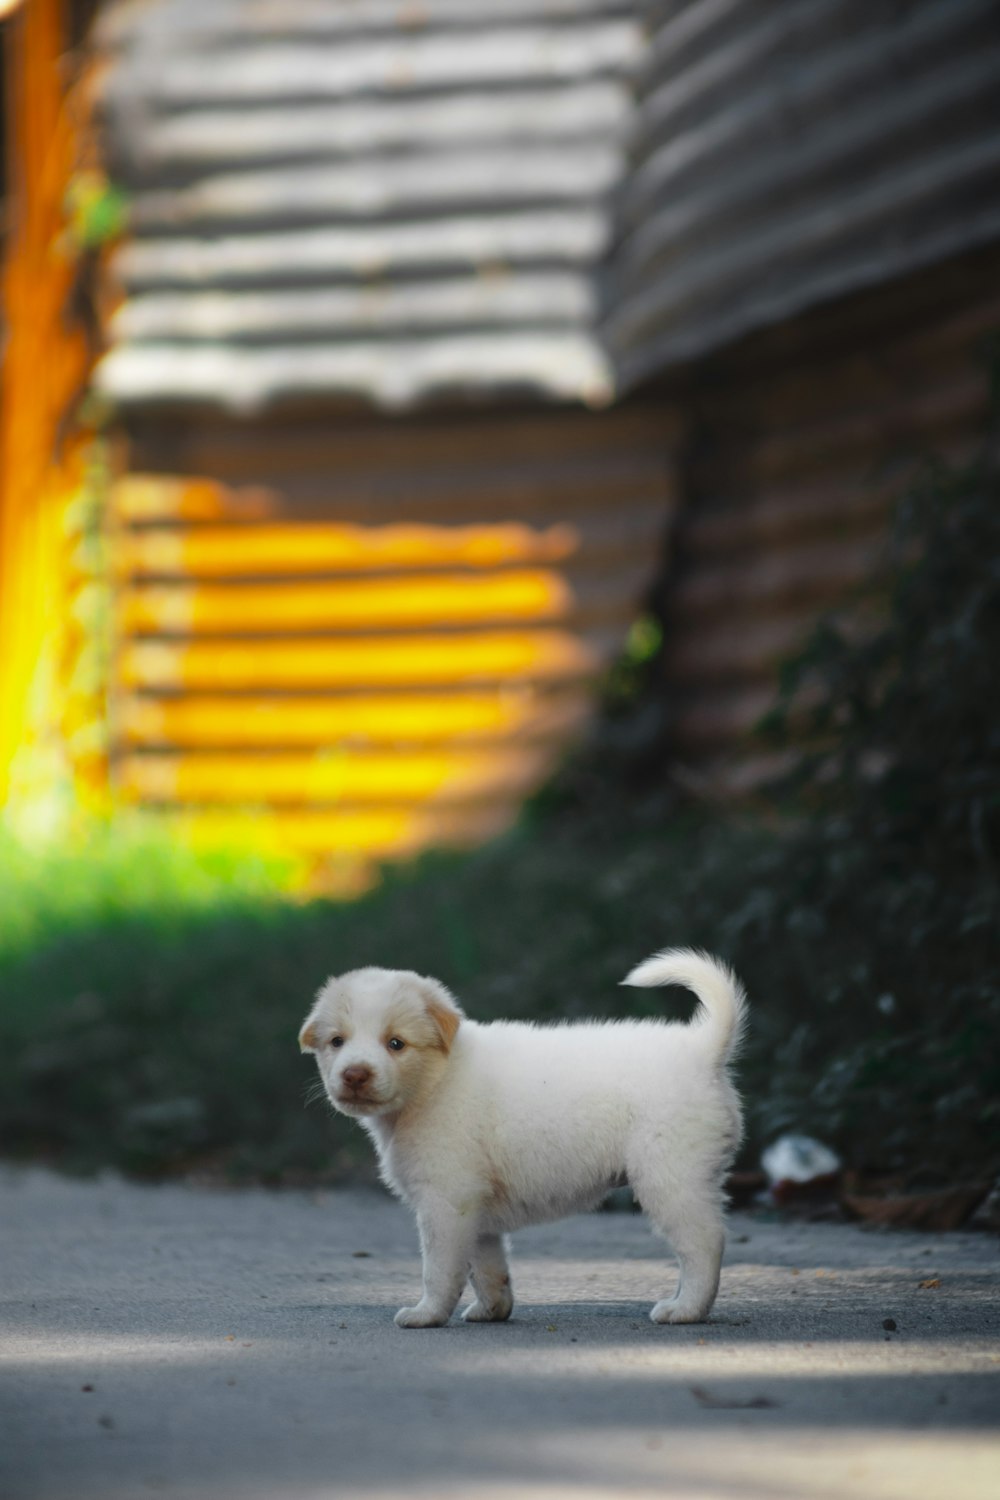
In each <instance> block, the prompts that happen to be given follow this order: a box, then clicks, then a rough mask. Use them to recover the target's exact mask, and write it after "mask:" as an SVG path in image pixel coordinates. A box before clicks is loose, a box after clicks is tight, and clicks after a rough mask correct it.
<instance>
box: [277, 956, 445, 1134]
mask: <svg viewBox="0 0 1000 1500" xmlns="http://www.w3.org/2000/svg"><path fill="white" fill-rule="evenodd" d="M461 1023H462V1012H461V1010H460V1009H459V1007H458V1005H457V1004H456V1002H455V1000H454V999H453V998H452V996H451V995H450V994H449V993H448V991H447V990H446V989H445V987H444V985H443V984H439V983H438V981H437V980H436V979H426V978H424V977H423V976H422V975H420V974H413V973H410V972H409V971H408V970H399V969H354V970H352V971H351V973H349V974H342V975H341V976H340V978H339V979H329V980H327V982H326V984H325V985H324V986H323V988H322V989H321V990H320V992H319V994H318V995H317V997H316V1003H315V1005H314V1006H313V1008H312V1010H311V1011H310V1012H309V1015H308V1016H307V1017H306V1020H305V1024H304V1025H303V1027H302V1030H301V1031H300V1032H299V1046H300V1047H301V1048H302V1051H303V1052H312V1053H315V1056H316V1063H317V1066H318V1067H319V1071H320V1076H321V1077H322V1079H323V1084H324V1086H325V1088H326V1092H327V1094H328V1095H329V1097H330V1102H331V1103H332V1104H333V1105H334V1106H335V1108H337V1109H339V1110H340V1111H342V1113H343V1114H345V1115H352V1116H354V1118H356V1119H357V1118H360V1117H362V1116H364V1115H396V1114H399V1113H400V1111H401V1110H403V1109H404V1108H405V1107H406V1105H407V1104H409V1103H410V1102H411V1101H412V1100H414V1099H416V1098H417V1097H418V1096H419V1095H421V1094H423V1093H426V1092H427V1091H428V1090H429V1089H431V1088H433V1087H434V1086H435V1084H436V1083H438V1082H439V1081H440V1078H441V1075H442V1074H443V1072H444V1070H445V1068H446V1067H447V1063H448V1054H449V1052H450V1051H451V1047H452V1043H453V1042H454V1040H455V1034H456V1032H457V1031H458V1028H459V1026H460V1025H461Z"/></svg>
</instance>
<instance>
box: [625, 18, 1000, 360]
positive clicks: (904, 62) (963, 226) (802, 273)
mask: <svg viewBox="0 0 1000 1500" xmlns="http://www.w3.org/2000/svg"><path fill="white" fill-rule="evenodd" d="M647 16H648V25H649V30H650V35H651V41H650V46H649V50H648V54H647V57H646V60H645V63H644V67H643V73H642V80H641V84H640V90H639V95H640V97H639V103H638V109H637V114H636V118H635V122H634V128H633V134H632V170H631V174H630V176H629V178H628V181H627V184H626V186H625V188H624V189H623V191H622V194H621V198H620V205H619V220H618V223H619V228H618V248H617V252H616V256H615V262H614V275H613V278H612V283H611V287H610V292H609V297H608V304H607V305H608V307H609V310H610V315H609V317H608V321H607V333H608V337H609V341H610V344H611V347H612V351H613V353H614V355H615V356H616V358H617V361H618V367H619V371H620V375H621V379H622V382H623V384H624V387H625V388H634V387H636V386H637V385H638V384H639V383H641V382H643V381H644V380H646V379H647V378H649V377H651V376H655V375H656V374H658V373H660V372H662V371H663V370H665V369H667V368H671V367H674V366H676V365H677V364H678V363H681V362H684V361H690V360H693V359H696V358H699V357H701V356H703V355H705V354H706V353H708V352H710V351H712V350H714V349H718V348H720V347H722V346H723V345H725V344H727V343H730V342H732V341H733V340H734V339H737V338H739V337H740V336H742V335H744V334H746V333H748V332H749V331H752V330H753V329H757V328H762V327H765V326H770V325H773V324H775V323H778V322H780V321H783V320H786V319H788V318H790V317H793V316H794V315H796V314H798V313H799V312H801V311H802V310H804V309H806V308H808V307H810V306H813V305H815V304H817V303H819V302H822V301H826V300H830V299H833V298H837V297H843V296H845V295H847V294H849V293H851V292H853V291H855V290H858V289H860V288H863V287H866V286H872V285H875V284H878V283H884V282H889V281H892V280H894V279H896V278H898V277H900V276H901V275H904V274H906V273H908V272H911V271H913V270H915V269H916V268H918V267H920V266H926V265H930V264H932V263H934V262H938V261H941V260H943V259H946V258H947V257H948V256H950V255H953V254H956V253H959V252H964V251H966V250H968V249H971V248H972V247H974V246H975V245H977V244H983V243H986V242H988V241H991V240H994V239H996V237H997V236H998V235H1000V192H998V191H997V182H998V179H1000V7H998V6H997V5H996V3H995V0H794V3H785V4H768V3H762V0H669V3H662V0H660V3H654V4H651V5H649V6H647Z"/></svg>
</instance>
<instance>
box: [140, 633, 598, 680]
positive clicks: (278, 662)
mask: <svg viewBox="0 0 1000 1500" xmlns="http://www.w3.org/2000/svg"><path fill="white" fill-rule="evenodd" d="M610 645H611V641H602V640H601V639H600V638H597V639H592V640H589V641H588V640H586V639H580V638H578V637H576V636H573V635H570V634H568V633H566V632H564V631H556V630H535V631H527V630H525V631H520V632H518V631H507V632H496V633H490V634H482V635H477V636H475V637H473V638H471V639H468V638H463V637H462V636H450V637H449V636H441V635H424V636H409V637H407V638H405V639H394V638H391V637H390V638H387V639H376V640H372V639H370V638H361V639H357V640H350V641H344V640H332V641H294V642H289V643H287V644H286V643H283V642H275V641H270V640H265V641H254V642H253V643H248V644H245V645H239V644H235V643H232V642H218V643H216V642H212V643H208V642H198V643H195V644H192V645H175V644H171V643H167V642H163V641H156V642H132V643H129V644H126V645H125V646H124V648H123V649H122V651H121V653H120V656H119V674H120V680H121V681H122V682H123V683H124V684H125V685H126V686H129V687H139V686H148V687H176V688H182V687H184V688H193V689H202V688H207V689H215V690H219V689H222V690H226V689H230V690H237V691H246V690H248V689H249V690H252V689H257V688H270V687H276V688H282V687H283V688H288V689H292V690H294V689H296V688H308V687H311V688H320V689H324V690H327V691H329V690H336V689H340V690H342V691H344V690H351V689H358V688H368V689H370V690H374V691H377V690H379V689H383V688H386V687H394V686H412V687H419V688H428V687H435V686H438V685H441V686H444V685H453V686H465V685H468V686H472V685H474V684H477V683H494V682H511V683H518V682H531V681H560V680H567V681H568V680H573V679H575V678H585V677H589V676H594V675H595V674H596V673H597V672H599V671H600V669H601V666H602V664H603V661H604V659H605V654H606V652H607V649H608V647H609V646H610Z"/></svg>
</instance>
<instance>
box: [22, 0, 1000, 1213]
mask: <svg viewBox="0 0 1000 1500" xmlns="http://www.w3.org/2000/svg"><path fill="white" fill-rule="evenodd" d="M0 17H2V20H0V27H2V43H3V89H4V141H3V148H4V180H3V247H4V248H3V253H4V277H5V280H4V321H5V326H4V339H5V343H4V365H3V376H2V404H0V432H2V450H0V802H2V805H3V808H4V823H3V832H2V835H0V1002H2V1012H0V1032H2V1042H3V1045H2V1047H0V1084H2V1089H0V1098H2V1103H0V1128H2V1129H3V1149H4V1150H5V1151H6V1152H7V1153H8V1154H15V1155H20V1156H22V1157H24V1156H27V1157H29V1158H33V1159H37V1158H39V1157H40V1158H42V1159H46V1160H54V1161H57V1162H59V1163H60V1164H63V1165H69V1166H80V1167H94V1166H100V1165H105V1164H114V1165H117V1166H120V1167H124V1168H125V1169H127V1170H131V1171H139V1172H162V1171H165V1170H175V1171H176V1170H184V1171H189V1172H190V1171H199V1172H203V1173H206V1174H209V1175H212V1176H214V1177H219V1176H222V1177H257V1178H260V1177H263V1178H265V1179H266V1180H269V1181H275V1182H279V1181H300V1180H315V1179H316V1178H317V1177H326V1178H329V1177H337V1176H338V1175H342V1174H343V1173H345V1172H349V1171H356V1170H358V1162H359V1160H361V1159H363V1157H364V1149H363V1142H359V1139H358V1137H357V1135H356V1134H352V1133H351V1132H350V1130H349V1129H348V1128H347V1127H345V1126H344V1125H343V1124H340V1125H336V1126H335V1125H334V1124H333V1123H332V1122H330V1121H329V1120H328V1119H327V1118H326V1117H325V1116H324V1113H323V1110H322V1108H321V1107H320V1106H317V1105H314V1106H313V1107H312V1108H311V1109H308V1110H307V1109H305V1108H304V1107H303V1093H304V1091H305V1089H306V1088H307V1086H308V1083H309V1074H308V1071H307V1069H306V1067H305V1065H300V1064H299V1060H298V1059H297V1058H296V1057H295V1054H294V1038H295V1032H296V1029H297V1026H298V1022H299V1020H300V1018H301V1015H302V1014H303V1013H304V1011H305V1009H306V1008H307V1004H308V1001H309V997H310V994H311V993H312V991H314V990H315V988H316V987H317V986H318V985H319V984H320V983H321V982H322V980H323V979H324V978H325V977H326V975H327V974H328V973H330V972H334V971H337V970H343V969H345V968H348V967H351V966H353V965H355V964H359V963H367V962H375V963H381V964H385V965H388V966H399V967H414V968H418V969H423V970H426V971H430V972H434V973H436V974H438V975H439V976H440V977H441V978H443V979H444V980H445V981H446V982H448V983H449V984H451V985H452V986H453V987H454V988H455V989H456V990H457V991H458V992H459V994H460V995H461V996H462V998H463V999H464V1001H465V1003H466V1005H467V1008H468V1009H469V1010H470V1012H471V1013H472V1014H474V1015H477V1016H480V1017H486V1016H489V1015H497V1014H516V1015H526V1016H541V1017H557V1016H567V1015H569V1016H572V1015H578V1014H585V1013H586V1014H589V1013H598V1014H616V1015H617V1014H625V1013H628V1012H629V1011H634V1010H635V1009H636V1007H639V1008H640V1009H641V1008H642V1007H646V1008H647V1009H648V1010H649V1011H650V1012H652V1013H662V1012H664V1011H666V1010H674V1009H676V1010H677V1013H679V1014H683V1013H684V1012H683V1008H682V1007H683V1004H684V1002H683V1001H681V1002H680V1004H679V1005H678V1006H677V1007H675V1006H674V1001H673V999H672V998H671V997H663V996H654V997H653V999H652V1000H651V999H650V997H649V996H648V995H636V996H633V995H631V994H626V993H625V992H622V991H619V990H617V989H616V988H615V986H616V984H617V981H618V980H619V979H620V977H621V975H622V974H623V973H624V972H625V971H626V970H627V969H628V968H629V967H630V966H631V965H632V964H633V963H634V962H635V961H636V960H637V959H638V958H640V957H642V956H643V955H644V954H645V953H646V952H648V951H650V950H652V949H654V948H657V947H661V946H665V945H667V944H675V943H677V944H687V943H698V944H702V945H704V946H706V947H709V948H711V949H712V950H713V951H718V952H721V953H722V954H723V955H724V956H725V957H727V958H729V959H730V960H731V961H733V962H734V963H735V964H736V965H737V967H738V968H739V969H740V971H741V973H742V974H743V976H744V978H745V979H746V981H747V983H748V986H749V988H750V991H751V997H752V999H753V1000H754V1001H755V1002H756V1010H755V1027H754V1035H753V1040H752V1042H751V1047H750V1052H749V1056H748V1061H747V1065H746V1069H745V1071H744V1077H745V1086H746V1091H747V1095H748V1103H749V1107H750V1115H751V1120H752V1130H751V1138H750V1143H749V1145H748V1148H747V1152H746V1155H745V1158H744V1160H743V1163H742V1167H743V1170H744V1181H743V1186H744V1188H745V1190H746V1191H748V1192H751V1191H756V1190H757V1188H758V1187H760V1186H761V1185H762V1183H763V1181H764V1179H761V1178H760V1177H759V1174H758V1169H757V1161H758V1157H759V1153H760V1150H761V1148H762V1147H763V1146H764V1145H766V1144H767V1143H768V1142H769V1141H773V1140H774V1139H775V1138H777V1137H780V1136H781V1135H782V1134H783V1133H788V1132H797V1133H799V1134H803V1133H805V1134H808V1135H809V1136H814V1137H818V1138H819V1139H820V1140H821V1141H822V1142H823V1143H824V1144H827V1145H828V1146H830V1147H832V1148H833V1149H834V1151H835V1153H836V1157H837V1162H838V1166H837V1169H836V1171H835V1172H834V1173H833V1174H832V1176H833V1178H834V1182H833V1186H832V1187H831V1185H830V1183H829V1182H827V1184H826V1188H827V1190H829V1191H830V1192H831V1193H832V1194H833V1197H834V1200H835V1207H836V1209H837V1211H852V1212H864V1213H868V1214H870V1215H872V1216H878V1214H882V1215H883V1217H886V1216H888V1217H891V1216H892V1214H893V1213H894V1212H897V1210H895V1209H893V1208H892V1207H891V1205H892V1204H893V1203H896V1204H902V1205H903V1207H902V1208H899V1210H898V1213H899V1214H904V1213H910V1214H911V1215H912V1214H913V1213H919V1212H921V1211H923V1210H921V1209H920V1208H919V1204H920V1203H923V1204H927V1203H931V1202H932V1201H933V1203H934V1204H936V1205H937V1210H934V1209H928V1210H927V1211H928V1212H934V1211H938V1210H940V1205H941V1201H942V1196H944V1197H948V1201H949V1202H950V1203H952V1204H953V1205H954V1202H955V1194H956V1193H958V1194H959V1195H960V1200H961V1201H960V1206H959V1207H958V1208H954V1207H953V1208H952V1210H951V1212H952V1217H956V1216H957V1218H956V1221H958V1220H960V1219H961V1218H963V1217H965V1216H967V1215H968V1214H969V1213H972V1212H973V1211H975V1210H976V1208H977V1205H979V1204H981V1203H982V1202H983V1201H984V1200H987V1199H988V1195H989V1192H990V1189H991V1187H992V1185H993V1184H994V1183H995V1182H996V1179H997V1173H998V1171H1000V1105H998V1102H997V1101H998V1099H1000V1055H998V1043H997V1020H998V1015H1000V952H998V936H997V934H998V930H1000V928H998V922H997V917H998V916H1000V910H998V905H1000V903H998V900H997V878H998V875H997V871H998V863H997V858H998V821H1000V820H998V800H997V766H998V764H1000V759H998V755H1000V727H998V713H997V708H996V703H997V696H998V695H997V688H996V680H995V668H994V666H993V663H994V662H995V660H996V650H997V648H998V647H1000V639H998V636H1000V630H998V612H1000V606H998V598H1000V591H998V588H997V585H998V582H1000V576H998V569H1000V562H998V558H1000V548H998V545H997V542H998V529H1000V522H998V516H1000V510H998V508H997V498H998V495H997V489H998V486H997V474H996V451H995V443H994V436H993V435H994V431H995V428H994V394H995V390H996V384H997V383H996V363H995V347H996V330H997V328H998V326H1000V292H998V281H997V272H998V269H1000V191H998V186H997V185H998V182H1000V25H998V15H997V11H996V6H995V5H994V4H993V3H991V0H875V3H872V0H867V3H865V4H860V3H855V0H794V3H791V4H786V5H783V6H774V5H768V4H763V3H758V0H729V3H726V4H722V5H720V4H718V3H716V0H659V3H638V0H634V3H624V0H621V3H619V0H533V3H530V4H529V3H527V0H411V3H403V0H282V3H279V0H212V3H211V4H205V3H195V0H87V3H71V0H21V3H20V4H17V3H8V4H6V5H0ZM820 1175H822V1176H824V1177H826V1178H830V1176H831V1174H830V1173H829V1172H826V1173H823V1174H820ZM949 1195H950V1196H949ZM886 1203H889V1204H890V1207H889V1208H886V1206H885V1205H886ZM865 1204H867V1205H868V1207H867V1208H864V1207H862V1206H861V1205H865ZM872 1204H874V1205H875V1207H874V1208H873V1207H872V1206H871V1205H872ZM915 1204H917V1205H918V1206H917V1207H915V1206H914V1205H915Z"/></svg>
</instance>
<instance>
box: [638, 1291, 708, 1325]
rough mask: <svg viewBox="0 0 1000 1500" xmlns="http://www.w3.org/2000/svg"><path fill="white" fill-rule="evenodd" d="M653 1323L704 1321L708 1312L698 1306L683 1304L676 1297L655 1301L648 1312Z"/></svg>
mask: <svg viewBox="0 0 1000 1500" xmlns="http://www.w3.org/2000/svg"><path fill="white" fill-rule="evenodd" d="M649 1317H650V1321H651V1322H653V1323H704V1322H705V1320H706V1318H707V1317H708V1313H707V1312H706V1311H703V1310H702V1309H701V1308H700V1307H696V1306H690V1305H688V1306H685V1305H684V1303H683V1302H679V1301H678V1300H677V1298H676V1297H670V1298H668V1299H667V1300H666V1301H664V1302H657V1304H656V1306H655V1307H654V1308H653V1309H652V1311H651V1312H650V1314H649Z"/></svg>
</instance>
